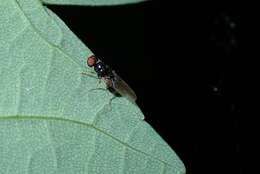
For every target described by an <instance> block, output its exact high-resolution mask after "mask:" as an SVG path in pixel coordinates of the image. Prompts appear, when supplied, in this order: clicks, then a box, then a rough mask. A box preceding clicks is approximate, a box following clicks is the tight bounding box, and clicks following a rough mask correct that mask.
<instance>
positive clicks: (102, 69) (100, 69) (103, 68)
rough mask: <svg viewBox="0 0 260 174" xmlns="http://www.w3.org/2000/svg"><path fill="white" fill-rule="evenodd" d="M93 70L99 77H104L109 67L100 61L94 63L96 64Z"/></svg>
mask: <svg viewBox="0 0 260 174" xmlns="http://www.w3.org/2000/svg"><path fill="white" fill-rule="evenodd" d="M94 70H95V71H96V73H97V75H98V76H99V77H104V76H107V74H108V71H109V67H108V66H107V65H106V64H104V63H103V62H101V61H100V62H97V63H96V65H95V66H94Z"/></svg>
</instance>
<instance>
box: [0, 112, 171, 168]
mask: <svg viewBox="0 0 260 174" xmlns="http://www.w3.org/2000/svg"><path fill="white" fill-rule="evenodd" d="M1 120H47V121H48V120H52V121H63V122H69V123H72V124H79V125H83V126H87V127H90V128H93V129H95V130H96V131H98V132H100V133H102V134H104V135H106V136H108V137H110V138H112V139H113V140H115V141H117V142H118V143H120V144H122V145H124V146H126V147H127V148H129V149H131V150H133V151H136V152H139V153H141V154H143V155H145V156H148V157H150V158H152V159H155V160H157V161H159V162H161V163H163V164H164V165H168V166H171V165H170V164H169V163H167V162H165V161H163V160H161V159H159V158H157V157H154V156H152V155H150V154H148V153H146V152H143V151H141V150H139V149H136V148H134V147H132V146H130V145H129V144H127V143H125V142H123V141H121V140H119V139H118V138H116V137H114V136H112V135H110V134H109V133H107V132H105V131H103V130H101V129H99V128H97V127H96V126H94V125H92V124H88V123H86V122H82V121H76V120H71V119H67V118H60V117H49V116H48V117H46V116H19V115H14V116H1V117H0V121H1Z"/></svg>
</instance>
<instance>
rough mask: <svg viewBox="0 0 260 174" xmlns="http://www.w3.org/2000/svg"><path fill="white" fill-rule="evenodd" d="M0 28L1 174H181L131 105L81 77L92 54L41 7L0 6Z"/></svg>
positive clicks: (14, 0)
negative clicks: (86, 61)
mask: <svg viewBox="0 0 260 174" xmlns="http://www.w3.org/2000/svg"><path fill="white" fill-rule="evenodd" d="M60 2H61V1H60ZM64 2H66V1H64ZM75 2H76V1H75ZM93 2H94V1H93ZM0 24H1V26H0V173H4V174H15V173H19V174H20V173H34V174H35V173H36V174H38V173H48V174H54V173H55V174H56V173H62V174H72V173H73V174H117V173H118V174H119V173H125V174H128V173H129V174H146V173H147V174H170V173H171V174H175V173H176V174H183V173H185V169H184V166H183V163H182V162H181V161H180V159H179V158H178V156H177V155H176V154H175V152H174V151H173V150H172V149H171V148H170V147H169V146H168V145H167V144H166V143H165V142H164V141H163V140H162V138H161V137H160V136H159V135H158V134H157V133H156V132H155V131H154V130H153V129H152V128H151V127H150V126H149V125H148V124H147V123H146V122H145V121H144V120H143V119H144V116H143V114H142V112H141V111H140V109H139V108H138V107H137V106H136V105H134V104H132V103H131V102H129V101H128V100H127V99H125V98H123V97H117V98H115V99H113V100H111V99H112V98H113V97H114V96H113V94H111V93H110V92H109V91H107V90H100V89H97V84H98V80H97V79H95V78H92V77H88V76H82V75H81V72H83V71H86V70H87V68H88V67H86V66H85V58H86V57H88V56H90V55H92V52H91V51H90V50H89V49H88V48H87V47H86V46H85V45H84V44H83V43H82V42H81V41H80V40H79V39H78V38H77V37H76V36H75V35H74V34H73V33H72V32H71V31H70V30H69V29H68V27H67V26H66V25H65V24H64V23H63V22H62V21H61V20H60V19H59V18H58V17H57V16H56V15H55V14H54V13H53V12H52V11H50V10H49V9H48V8H47V7H45V6H43V5H42V3H41V1H38V0H0ZM102 85H103V86H101V87H104V89H105V86H104V84H102Z"/></svg>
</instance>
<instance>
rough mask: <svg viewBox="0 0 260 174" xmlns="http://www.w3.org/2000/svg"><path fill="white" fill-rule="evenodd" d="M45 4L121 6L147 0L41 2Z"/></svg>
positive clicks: (52, 0) (62, 0) (60, 0)
mask: <svg viewBox="0 0 260 174" xmlns="http://www.w3.org/2000/svg"><path fill="white" fill-rule="evenodd" d="M41 1H42V2H43V3H45V4H63V5H93V6H97V5H121V4H131V3H138V2H143V1H145V0H41Z"/></svg>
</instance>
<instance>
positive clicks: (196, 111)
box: [50, 1, 244, 174]
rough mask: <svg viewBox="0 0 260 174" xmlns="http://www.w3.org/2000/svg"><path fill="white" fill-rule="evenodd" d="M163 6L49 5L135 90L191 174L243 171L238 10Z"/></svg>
mask: <svg viewBox="0 0 260 174" xmlns="http://www.w3.org/2000/svg"><path fill="white" fill-rule="evenodd" d="M163 5H166V4H163V3H162V2H159V1H149V2H144V3H140V4H135V5H127V6H114V7H95V8H94V7H79V6H50V8H51V9H52V10H53V11H54V12H55V13H56V14H58V16H60V17H61V18H62V19H63V20H64V21H65V23H66V24H67V25H68V26H69V27H70V29H71V30H72V31H73V32H74V33H75V34H76V35H77V36H78V37H79V38H80V39H81V40H82V41H83V42H84V43H85V44H86V45H87V46H88V47H89V48H90V49H91V50H92V51H93V52H94V53H95V54H96V55H97V56H98V57H100V58H101V59H102V60H103V61H104V62H105V63H107V64H109V65H110V66H111V67H113V69H115V70H116V71H117V73H118V74H120V76H121V77H122V78H123V79H124V80H125V81H127V82H128V84H129V85H130V86H131V87H132V88H133V89H134V91H135V92H136V93H137V95H138V101H137V103H138V105H139V106H140V107H141V109H142V110H143V112H144V114H145V116H146V121H147V122H148V123H149V124H151V125H152V126H153V127H154V129H155V130H156V131H157V132H158V133H159V134H160V135H161V136H162V137H163V138H164V139H165V140H166V142H168V143H169V145H170V146H171V147H172V148H173V149H174V150H175V152H176V153H177V154H178V155H179V157H180V158H181V159H182V161H183V162H184V164H185V166H186V169H187V174H195V173H236V174H241V173H243V172H244V167H243V165H242V161H241V148H242V147H241V142H240V136H241V132H240V119H239V117H238V116H237V115H238V114H239V113H240V109H241V105H242V103H241V101H242V96H241V90H242V89H241V88H242V87H241V77H242V72H241V64H242V63H241V62H240V59H239V57H240V54H241V51H240V47H241V44H240V40H241V38H240V35H239V32H238V30H239V28H240V26H239V25H240V14H239V9H238V8H236V7H234V6H232V7H228V6H226V5H223V4H184V5H180V4H171V5H170V6H168V8H165V7H163Z"/></svg>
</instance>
